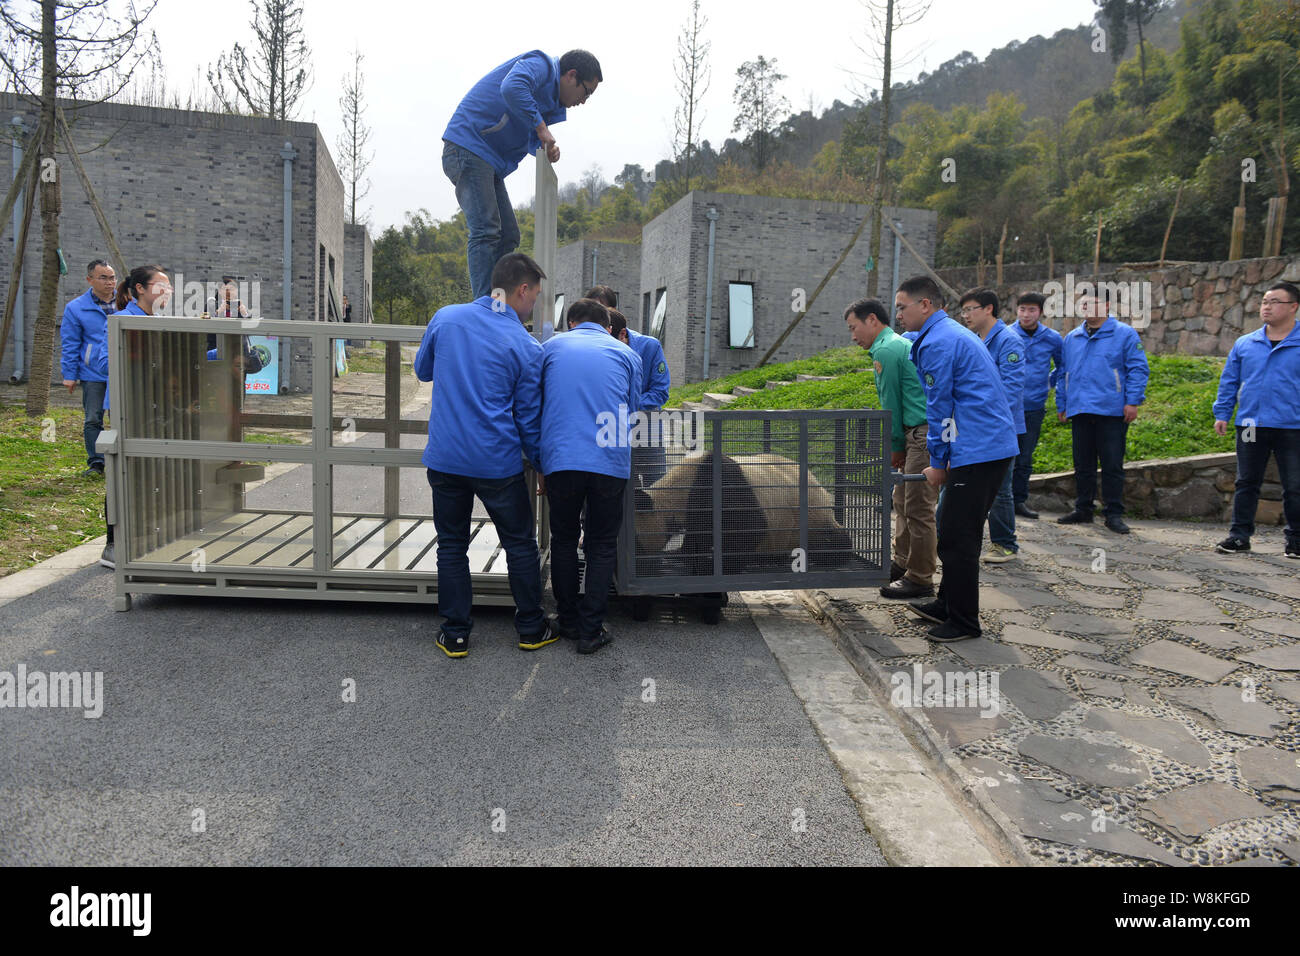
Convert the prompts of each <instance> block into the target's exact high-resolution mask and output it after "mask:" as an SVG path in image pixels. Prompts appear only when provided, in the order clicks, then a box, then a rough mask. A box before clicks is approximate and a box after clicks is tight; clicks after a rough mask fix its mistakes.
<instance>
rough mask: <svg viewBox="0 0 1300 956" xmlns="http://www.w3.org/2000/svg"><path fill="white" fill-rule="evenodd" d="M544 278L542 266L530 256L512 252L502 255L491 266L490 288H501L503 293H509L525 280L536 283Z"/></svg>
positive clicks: (531, 283) (530, 283)
mask: <svg viewBox="0 0 1300 956" xmlns="http://www.w3.org/2000/svg"><path fill="white" fill-rule="evenodd" d="M545 278H546V273H544V272H542V267H541V266H539V265H538V264H537V263H536V262H534V261H533V258H532V256H526V255H524V254H523V253H522V252H512V253H510V255H508V256H502V257H501V258H500V259H498V260H497V264H496V265H495V266H493V267H492V288H493V289H500V290H502V294H503V295H506V296H508V295H510V294H511V293H512V292H514V291H515V290H516V289H518V288H519V287H520V286H521V285H523V284H524V283H525V282H527V283H528V284H529V285H536V284H537V283H539V282H541V281H542V280H543V279H545Z"/></svg>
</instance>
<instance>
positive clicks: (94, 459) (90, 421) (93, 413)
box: [81, 379, 108, 468]
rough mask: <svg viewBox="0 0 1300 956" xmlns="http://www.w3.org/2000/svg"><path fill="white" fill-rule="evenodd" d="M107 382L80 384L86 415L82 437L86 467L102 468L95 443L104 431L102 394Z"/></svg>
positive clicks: (83, 381)
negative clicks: (84, 446) (84, 444)
mask: <svg viewBox="0 0 1300 956" xmlns="http://www.w3.org/2000/svg"><path fill="white" fill-rule="evenodd" d="M107 391H108V383H107V382H87V381H85V380H84V379H83V380H82V382H81V408H82V411H84V412H85V413H86V424H85V426H84V427H83V428H82V437H83V438H84V439H85V442H86V467H87V468H89V467H91V466H94V467H97V468H103V467H104V456H103V455H101V454H100V453H99V452H97V451H95V441H96V439H98V438H99V433H100V432H102V431H103V430H104V393H105V392H107Z"/></svg>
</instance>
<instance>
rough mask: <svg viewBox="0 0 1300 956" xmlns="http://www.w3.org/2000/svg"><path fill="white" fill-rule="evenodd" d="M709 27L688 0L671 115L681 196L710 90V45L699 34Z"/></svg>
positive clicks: (688, 181)
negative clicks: (687, 13) (704, 102)
mask: <svg viewBox="0 0 1300 956" xmlns="http://www.w3.org/2000/svg"><path fill="white" fill-rule="evenodd" d="M708 25H709V21H708V18H707V17H704V16H702V15H701V14H700V0H691V18H690V20H689V21H687V23H685V24H684V25H683V26H682V32H681V36H679V37H678V38H677V60H676V62H675V63H674V64H673V72H674V74H675V75H676V77H677V93H678V96H679V97H680V100H679V101H678V104H677V109H676V110H675V111H674V113H673V126H674V131H675V136H674V139H673V151H674V152H675V153H676V154H677V155H676V157H675V159H676V160H677V162H678V163H679V164H680V166H681V170H682V179H683V180H685V183H684V186H685V188H684V189H683V190H682V194H683V195H685V194H686V193H688V192H690V191H691V156H692V154H693V153H694V152H695V150H696V143H695V141H696V139H697V138H698V137H699V133H700V126H701V125H702V124H703V122H704V110H703V108H702V106H701V104H702V103H703V101H704V94H705V93H707V92H708V91H709V80H710V78H711V77H710V69H709V61H708V57H709V47H710V46H711V45H712V44H710V43H709V41H707V40H705V39H704V38H703V35H702V34H703V31H704V28H705V27H706V26H708Z"/></svg>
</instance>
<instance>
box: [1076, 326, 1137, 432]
mask: <svg viewBox="0 0 1300 956" xmlns="http://www.w3.org/2000/svg"><path fill="white" fill-rule="evenodd" d="M1085 325H1086V323H1085V324H1084V325H1080V326H1079V327H1078V328H1075V329H1071V330H1070V333H1069V334H1068V335H1066V337H1065V344H1064V347H1063V348H1062V350H1061V351H1062V355H1061V365H1060V367H1059V369H1058V370H1057V373H1056V410H1057V412H1063V413H1064V414H1065V417H1066V418H1072V417H1074V416H1075V415H1123V414H1124V406H1125V405H1141V404H1142V402H1143V401H1144V400H1145V399H1146V388H1147V378H1148V377H1149V376H1150V375H1151V369H1150V368H1149V367H1148V366H1147V356H1146V353H1145V352H1144V351H1142V340H1141V339H1140V338H1138V334H1137V332H1135V331H1133V327H1132V326H1130V325H1125V324H1124V323H1123V322H1118V321H1116V320H1115V317H1114V316H1110V317H1108V318H1107V319H1106V321H1105V322H1104V323H1102V326H1101V328H1099V329H1098V330H1097V331H1096V332H1094V333H1093V334H1092V335H1089V334H1088V333H1087V331H1086V329H1085Z"/></svg>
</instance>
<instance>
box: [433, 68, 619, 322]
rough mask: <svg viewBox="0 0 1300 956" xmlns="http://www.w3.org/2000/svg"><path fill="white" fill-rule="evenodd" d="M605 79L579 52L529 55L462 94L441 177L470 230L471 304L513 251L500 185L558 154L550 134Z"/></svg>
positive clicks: (510, 218) (506, 199)
mask: <svg viewBox="0 0 1300 956" xmlns="http://www.w3.org/2000/svg"><path fill="white" fill-rule="evenodd" d="M603 79H604V77H603V76H602V74H601V72H600V63H599V62H598V61H597V60H596V58H595V57H594V56H592V55H591V54H590V53H588V52H587V51H586V50H570V51H569V52H568V53H566V54H564V56H561V57H553V56H548V55H547V54H545V53H543V52H542V51H541V50H531V51H529V52H528V53H523V54H521V55H519V56H516V57H513V58H511V59H509V60H507V61H506V62H505V63H502V64H501V65H500V66H498V67H497V68H496V69H495V70H493V71H492V72H491V73H489V74H488V75H487V76H485V77H483V79H481V80H479V81H478V82H477V83H475V84H474V87H473V88H472V89H471V90H470V91H469V92H468V93H467V94H465V98H464V99H462V100H461V101H460V105H459V106H457V107H456V112H455V113H453V114H452V116H451V121H450V122H449V123H448V124H447V128H446V130H444V131H443V134H442V139H443V142H444V143H445V144H446V145H444V146H443V150H442V169H443V172H445V173H446V174H447V178H448V179H450V180H451V182H452V185H453V186H455V187H456V202H457V203H459V204H460V208H461V209H463V210H464V212H465V222H466V224H467V225H468V226H469V243H468V248H467V252H468V258H469V280H470V286H471V288H472V289H473V294H474V298H475V299H479V298H481V297H483V296H485V295H490V294H491V292H492V286H491V285H490V283H489V279H490V278H491V274H492V267H493V266H494V265H495V264H496V262H497V261H498V260H499V259H500V258H501V257H502V256H504V255H506V254H507V253H509V252H513V251H514V250H515V248H516V247H518V245H519V224H518V222H516V220H515V212H514V209H513V207H512V206H511V205H510V196H509V195H508V194H507V193H506V186H505V178H506V177H507V176H509V175H510V174H511V173H513V172H514V171H515V169H516V168H517V167H518V166H519V163H520V161H521V160H522V159H523V158H524V157H525V156H527V155H529V154H531V153H535V152H536V151H537V150H538V149H541V148H543V147H545V149H546V156H547V158H548V159H550V161H551V162H553V163H554V162H558V161H559V159H560V147H559V146H558V145H556V142H555V136H554V135H553V134H552V133H551V130H550V127H551V126H554V125H555V124H556V123H562V122H564V119H565V116H566V111H567V110H568V109H570V108H571V107H574V106H581V105H582V104H583V103H585V102H587V98H588V97H590V96H591V94H592V93H594V92H595V91H596V87H597V86H599V85H600V83H601V80H603Z"/></svg>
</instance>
